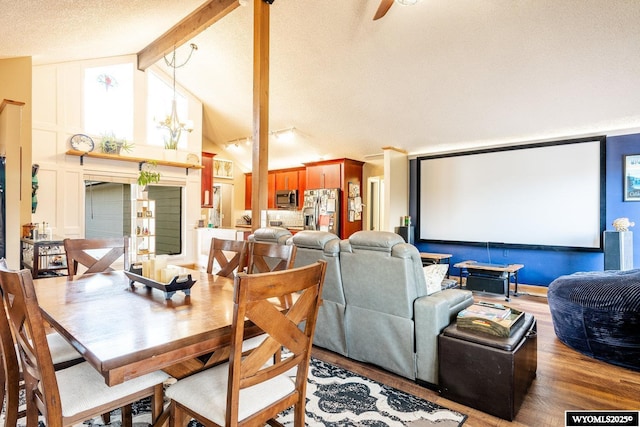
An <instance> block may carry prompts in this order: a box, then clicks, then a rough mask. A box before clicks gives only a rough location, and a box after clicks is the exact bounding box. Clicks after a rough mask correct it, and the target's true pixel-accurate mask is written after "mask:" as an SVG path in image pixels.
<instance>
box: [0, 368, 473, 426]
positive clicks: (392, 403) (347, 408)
mask: <svg viewBox="0 0 640 427" xmlns="http://www.w3.org/2000/svg"><path fill="white" fill-rule="evenodd" d="M308 381H309V384H308V386H307V405H306V413H307V417H306V425H307V426H310V427H311V426H326V427H338V426H340V427H359V426H367V427H400V426H407V427H429V426H435V427H458V426H462V425H463V424H464V422H465V420H466V419H467V416H466V415H463V414H461V413H459V412H455V411H452V410H450V409H447V408H444V407H442V406H439V405H436V404H435V403H432V402H429V401H426V400H424V399H421V398H419V397H416V396H413V395H410V394H408V393H405V392H403V391H400V390H397V389H395V388H392V387H388V386H386V385H383V384H380V383H378V382H376V381H373V380H371V379H368V378H365V377H362V376H360V375H357V374H355V373H353V372H350V371H347V370H345V369H342V368H339V367H337V366H334V365H331V364H329V363H327V362H323V361H321V360H318V359H315V358H312V359H311V365H310V369H309V378H308ZM150 410H151V408H150V406H149V400H142V401H140V402H137V403H136V404H135V405H134V407H133V413H134V427H148V426H149V423H150V421H151V415H150ZM117 412H118V411H115V412H114V413H112V415H111V419H112V423H111V426H113V427H120V422H119V421H117V420H118V419H119V414H118V413H117ZM21 421H22V422H23V421H24V420H20V421H19V422H18V426H21V427H22V426H24V422H23V423H22V424H21V423H20V422H21ZM278 421H280V422H281V423H283V424H284V425H285V426H293V410H287V411H285V412H283V413H281V414H280V415H279V416H278ZM3 424H4V419H0V425H3ZM81 426H85V427H86V426H90V427H100V426H103V424H102V421H101V419H100V417H98V418H95V419H94V420H90V421H86V422H85V423H84V424H78V425H77V426H76V427H81ZM39 427H45V425H44V423H42V422H41V423H40V426H39ZM189 427H201V424H200V423H197V422H196V421H193V420H192V421H191V422H190V423H189Z"/></svg>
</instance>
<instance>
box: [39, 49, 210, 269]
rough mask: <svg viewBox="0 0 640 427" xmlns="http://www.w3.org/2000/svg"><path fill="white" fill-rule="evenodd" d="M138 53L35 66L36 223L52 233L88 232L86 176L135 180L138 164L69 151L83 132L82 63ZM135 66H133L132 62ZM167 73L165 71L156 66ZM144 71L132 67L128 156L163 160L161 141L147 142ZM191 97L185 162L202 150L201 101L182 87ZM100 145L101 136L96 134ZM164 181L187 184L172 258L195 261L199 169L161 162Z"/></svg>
mask: <svg viewBox="0 0 640 427" xmlns="http://www.w3.org/2000/svg"><path fill="white" fill-rule="evenodd" d="M135 61H136V57H135V56H134V55H130V56H123V57H114V58H106V59H100V60H90V61H78V62H66V63H60V64H48V65H42V66H35V67H34V68H33V163H38V164H39V165H40V172H39V173H38V178H39V184H40V189H39V191H38V196H39V197H38V199H39V204H38V210H37V212H36V214H34V215H33V221H34V222H42V221H46V222H48V223H49V224H50V226H51V227H52V228H53V233H54V235H57V236H61V237H62V236H64V237H84V217H85V212H84V185H83V184H84V180H85V179H87V178H88V177H92V178H93V179H99V180H103V181H110V180H114V181H120V182H130V183H135V180H136V178H137V176H138V164H137V163H130V162H120V161H114V160H102V159H90V158H85V159H84V166H81V165H80V158H79V157H75V156H68V155H66V154H65V152H66V151H67V150H69V149H70V148H71V147H70V143H69V139H70V138H71V136H72V135H74V134H76V133H84V132H83V125H82V123H83V121H82V120H83V119H82V110H83V108H82V99H83V96H82V83H83V81H84V68H86V67H96V66H99V65H108V64H116V63H122V62H133V63H134V64H135ZM134 69H135V67H134ZM154 71H156V72H157V73H158V74H160V75H165V73H164V72H163V71H162V70H154ZM146 87H147V84H146V74H145V73H144V72H141V71H137V69H136V71H134V111H135V113H134V114H135V116H134V140H133V142H134V143H135V148H134V150H133V152H131V153H127V154H125V155H129V156H133V157H143V158H148V159H159V160H162V159H163V151H164V149H163V148H162V147H161V146H150V145H148V144H147V143H146V102H145V100H146ZM179 90H181V91H182V92H183V93H186V94H187V97H188V99H189V119H190V120H193V122H194V127H195V129H194V131H193V132H192V133H191V134H190V135H189V138H188V148H187V150H184V151H179V153H178V159H177V161H185V159H186V155H187V153H189V152H190V153H196V154H198V157H200V152H201V151H202V103H201V102H200V101H199V100H198V99H196V98H195V97H194V96H192V95H191V94H189V93H188V92H186V91H185V90H184V89H182V88H180V87H179ZM91 136H92V137H94V142H96V144H97V143H98V141H99V137H98V136H94V135H91ZM158 171H159V172H160V173H161V175H162V178H161V181H160V184H162V183H166V184H169V183H170V184H172V185H183V186H185V188H186V189H185V192H184V193H185V201H184V212H183V221H184V223H183V227H182V228H183V230H185V233H186V234H185V236H184V239H183V242H185V243H184V248H183V254H182V255H181V256H179V257H175V259H172V260H171V262H176V263H178V262H193V261H194V260H195V258H196V255H195V231H194V226H195V224H196V223H197V220H198V219H199V217H200V171H199V170H193V169H191V170H189V173H188V175H187V174H186V173H185V169H182V168H174V167H165V166H158Z"/></svg>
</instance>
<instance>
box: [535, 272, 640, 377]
mask: <svg viewBox="0 0 640 427" xmlns="http://www.w3.org/2000/svg"><path fill="white" fill-rule="evenodd" d="M547 297H548V301H549V309H550V310H551V319H552V321H553V329H554V331H555V333H556V335H557V337H558V338H559V339H560V341H562V342H563V343H564V344H566V345H568V346H569V347H571V348H573V349H575V350H577V351H579V352H580V353H582V354H584V355H586V356H589V357H593V358H595V359H598V360H602V361H605V362H608V363H611V364H614V365H618V366H624V367H625V368H629V369H633V370H635V371H640V269H635V270H626V271H598V272H588V273H574V274H570V275H567V276H561V277H559V278H557V279H556V280H554V281H553V282H551V284H550V285H549V290H548V293H547Z"/></svg>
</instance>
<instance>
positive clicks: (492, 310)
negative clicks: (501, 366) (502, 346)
mask: <svg viewBox="0 0 640 427" xmlns="http://www.w3.org/2000/svg"><path fill="white" fill-rule="evenodd" d="M523 314H524V313H522V312H521V311H519V310H516V309H514V308H511V307H507V306H506V305H502V304H493V303H488V302H477V303H475V304H472V305H470V306H469V307H467V308H466V309H464V310H462V311H460V312H459V313H458V318H457V322H456V323H457V326H458V328H461V329H469V330H473V331H478V332H484V333H487V334H490V335H495V336H499V337H509V336H510V335H511V332H512V331H513V329H514V327H515V326H516V325H517V324H518V323H519V322H520V320H522V319H523V318H524V316H523Z"/></svg>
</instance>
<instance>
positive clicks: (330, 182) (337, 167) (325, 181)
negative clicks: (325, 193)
mask: <svg viewBox="0 0 640 427" xmlns="http://www.w3.org/2000/svg"><path fill="white" fill-rule="evenodd" d="M306 165H307V188H308V189H310V190H313V189H318V188H341V186H342V181H341V177H342V163H339V162H338V163H325V162H317V163H306Z"/></svg>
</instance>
